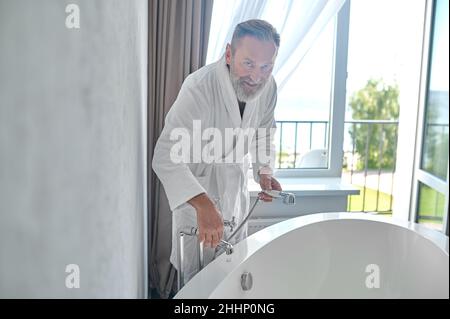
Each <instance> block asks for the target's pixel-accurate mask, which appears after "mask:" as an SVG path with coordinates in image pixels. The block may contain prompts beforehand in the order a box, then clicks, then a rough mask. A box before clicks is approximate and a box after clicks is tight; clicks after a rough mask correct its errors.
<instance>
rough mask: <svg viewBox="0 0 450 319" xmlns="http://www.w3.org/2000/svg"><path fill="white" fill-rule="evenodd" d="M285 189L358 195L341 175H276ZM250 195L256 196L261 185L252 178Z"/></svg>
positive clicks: (310, 193)
mask: <svg viewBox="0 0 450 319" xmlns="http://www.w3.org/2000/svg"><path fill="white" fill-rule="evenodd" d="M276 179H277V180H278V181H279V182H280V184H281V187H282V188H283V191H286V192H289V193H293V194H295V195H296V196H347V195H358V194H359V190H358V189H357V188H356V187H354V186H353V185H350V184H347V183H343V182H342V179H341V178H339V177H334V178H333V177H313V178H312V177H276ZM248 190H249V192H250V196H252V197H256V196H257V195H258V193H259V192H260V191H261V187H260V186H259V184H257V183H256V182H255V181H254V180H253V179H252V178H250V179H249V182H248Z"/></svg>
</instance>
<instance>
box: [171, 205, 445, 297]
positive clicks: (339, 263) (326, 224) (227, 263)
mask: <svg viewBox="0 0 450 319" xmlns="http://www.w3.org/2000/svg"><path fill="white" fill-rule="evenodd" d="M245 272H247V273H251V277H252V279H253V285H252V288H251V289H250V290H247V291H245V290H243V288H242V286H241V275H242V274H243V273H245ZM175 298H449V239H448V237H447V236H445V235H444V234H441V233H439V232H436V231H433V230H429V229H427V228H425V227H424V226H421V225H418V224H415V223H408V222H399V221H394V220H391V219H388V218H383V217H378V216H374V215H368V214H362V213H324V214H313V215H307V216H302V217H297V218H293V219H290V220H287V221H285V222H281V223H278V224H275V225H273V226H270V227H268V228H266V229H263V230H261V231H259V232H257V233H255V234H253V235H252V236H250V237H248V238H247V239H246V240H244V241H242V242H240V243H238V244H237V245H235V250H234V253H233V254H232V255H229V256H226V255H225V254H222V255H221V256H219V257H218V258H217V259H216V260H214V261H213V262H211V263H210V264H209V265H207V266H206V267H205V268H204V269H203V270H202V271H200V272H199V273H198V274H197V275H195V276H194V277H193V278H192V279H191V280H190V281H189V282H188V283H187V284H186V285H185V286H184V287H183V289H181V290H180V291H179V292H178V294H177V295H176V296H175Z"/></svg>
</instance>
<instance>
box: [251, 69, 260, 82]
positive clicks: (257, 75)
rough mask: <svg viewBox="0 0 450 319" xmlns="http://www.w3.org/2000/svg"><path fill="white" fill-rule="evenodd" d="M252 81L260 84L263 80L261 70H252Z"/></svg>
mask: <svg viewBox="0 0 450 319" xmlns="http://www.w3.org/2000/svg"><path fill="white" fill-rule="evenodd" d="M249 76H250V79H251V80H252V82H253V83H259V82H261V79H262V74H261V72H260V71H259V70H252V71H251V72H250V74H249Z"/></svg>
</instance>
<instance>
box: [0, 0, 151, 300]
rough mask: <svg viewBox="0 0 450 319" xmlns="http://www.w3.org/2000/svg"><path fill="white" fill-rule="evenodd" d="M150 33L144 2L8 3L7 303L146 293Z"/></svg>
mask: <svg viewBox="0 0 450 319" xmlns="http://www.w3.org/2000/svg"><path fill="white" fill-rule="evenodd" d="M69 3H75V4H78V5H79V7H80V14H81V16H80V18H81V20H80V22H81V28H80V29H78V30H76V29H71V30H69V29H67V28H66V27H65V19H66V15H67V13H65V6H66V5H67V4H69ZM146 30H147V2H146V1H145V0H133V1H131V0H126V1H123V0H95V1H94V0H79V1H76V0H70V1H60V0H39V1H35V0H0V298H46V297H51V298H54V297H56V298H80V297H84V298H110V297H113V298H116V297H118V298H136V297H144V296H145V293H146V269H145V263H146V260H145V259H146V253H145V251H146V246H145V240H144V236H145V231H146V230H145V229H146V219H145V217H144V211H145V209H146V207H145V206H146V203H145V198H146V197H145V193H146V187H145V183H146V177H145V176H146V170H145V165H146V148H145V144H146V140H145V136H146V134H145V129H146V128H145V126H146V111H145V109H146V95H147V93H146V85H147V83H146V70H147V58H146V54H147V31H146ZM67 264H78V265H79V267H80V288H79V289H67V288H66V286H65V278H66V276H67V275H68V274H66V273H65V267H66V265H67Z"/></svg>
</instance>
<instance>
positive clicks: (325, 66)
mask: <svg viewBox="0 0 450 319" xmlns="http://www.w3.org/2000/svg"><path fill="white" fill-rule="evenodd" d="M335 25H336V19H335V18H334V19H332V21H330V22H329V23H328V25H327V26H326V28H325V29H324V31H322V33H321V34H320V35H319V37H318V38H317V40H316V41H315V42H314V44H313V46H312V48H311V49H310V50H309V51H308V53H307V54H306V56H305V57H304V58H303V60H302V61H301V63H300V65H299V66H298V68H297V69H296V71H295V72H294V73H293V75H292V76H291V78H290V79H289V81H288V82H287V83H286V85H285V86H284V87H283V89H282V90H281V91H279V92H278V103H277V107H276V110H275V119H276V121H277V128H278V129H277V133H276V137H275V142H276V146H277V161H276V165H277V167H278V168H306V169H311V168H325V169H326V168H327V167H328V156H327V154H328V145H329V134H328V133H329V123H330V115H331V105H332V84H333V83H332V79H333V59H334V39H335V35H336V32H335Z"/></svg>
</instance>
